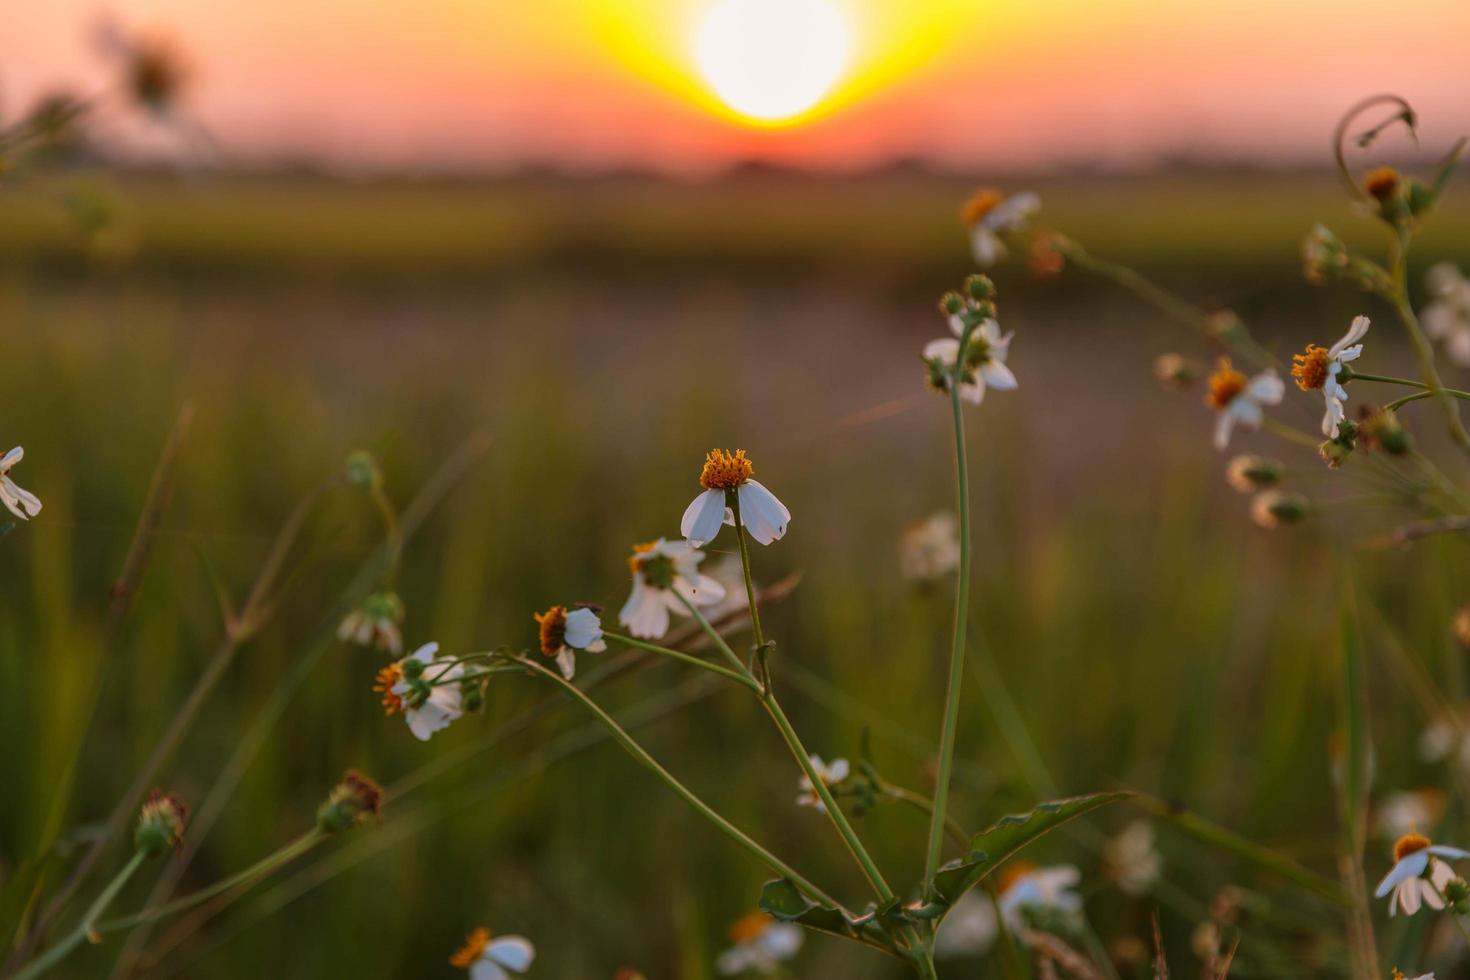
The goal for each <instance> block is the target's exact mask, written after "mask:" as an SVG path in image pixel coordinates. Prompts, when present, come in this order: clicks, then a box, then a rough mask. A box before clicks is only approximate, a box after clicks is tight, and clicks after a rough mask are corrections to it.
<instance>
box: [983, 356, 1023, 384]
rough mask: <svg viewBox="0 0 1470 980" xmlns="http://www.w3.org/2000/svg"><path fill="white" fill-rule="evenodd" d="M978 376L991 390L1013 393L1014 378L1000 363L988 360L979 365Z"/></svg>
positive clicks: (1009, 370)
mask: <svg viewBox="0 0 1470 980" xmlns="http://www.w3.org/2000/svg"><path fill="white" fill-rule="evenodd" d="M980 376H981V377H982V378H984V379H985V383H986V384H987V385H989V386H990V387H992V388H999V389H1000V390H1001V391H1014V390H1015V388H1016V376H1015V375H1014V374H1012V373H1011V369H1010V368H1008V367H1006V366H1005V364H1004V363H1002V362H1001V361H996V360H990V361H986V362H985V363H984V364H982V365H980Z"/></svg>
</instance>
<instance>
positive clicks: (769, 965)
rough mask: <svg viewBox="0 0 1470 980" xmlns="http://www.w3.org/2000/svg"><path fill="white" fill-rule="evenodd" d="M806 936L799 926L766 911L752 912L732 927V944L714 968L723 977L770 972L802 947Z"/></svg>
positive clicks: (721, 955) (778, 967) (716, 961)
mask: <svg viewBox="0 0 1470 980" xmlns="http://www.w3.org/2000/svg"><path fill="white" fill-rule="evenodd" d="M805 939H806V936H805V934H804V933H803V932H802V931H801V927H800V926H795V925H792V924H791V923H789V922H777V921H776V920H775V919H774V918H772V917H771V916H769V915H767V914H766V913H764V912H755V913H752V914H751V915H747V916H746V917H745V918H743V919H741V920H739V921H738V922H736V923H735V924H734V925H733V926H731V927H730V942H731V943H732V944H733V945H731V946H730V948H729V949H727V950H725V951H724V952H722V953H721V954H720V955H719V957H718V958H717V959H716V960H715V970H716V972H718V973H719V974H720V975H721V976H724V977H733V976H736V975H737V974H741V973H744V972H745V971H747V970H754V971H755V972H756V973H760V974H765V975H770V974H772V973H775V972H776V971H777V970H779V969H780V968H781V963H782V961H784V960H789V959H791V958H792V957H793V956H795V955H796V954H797V952H799V951H800V950H801V944H802V942H803V941H805Z"/></svg>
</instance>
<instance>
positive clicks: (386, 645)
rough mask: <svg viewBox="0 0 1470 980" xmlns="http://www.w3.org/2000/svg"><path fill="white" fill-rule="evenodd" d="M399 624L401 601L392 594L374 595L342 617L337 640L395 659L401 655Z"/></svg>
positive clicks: (401, 642) (401, 611) (401, 617)
mask: <svg viewBox="0 0 1470 980" xmlns="http://www.w3.org/2000/svg"><path fill="white" fill-rule="evenodd" d="M402 622H403V601H402V600H401V599H399V598H398V596H397V595H396V594H395V593H392V592H378V593H374V594H373V595H370V596H368V597H367V598H366V599H364V600H363V601H362V605H360V606H358V607H357V608H356V609H354V610H352V611H351V612H350V613H348V614H347V615H346V616H344V617H342V622H341V624H340V625H338V627H337V639H339V640H341V641H342V642H343V643H355V644H357V645H358V646H360V647H369V648H374V649H377V650H381V651H383V652H384V653H391V654H393V655H394V656H397V655H398V654H401V653H402V652H403V631H402V630H401V629H400V628H399V624H400V623H402Z"/></svg>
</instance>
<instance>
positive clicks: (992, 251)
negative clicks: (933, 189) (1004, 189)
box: [964, 190, 1041, 269]
mask: <svg viewBox="0 0 1470 980" xmlns="http://www.w3.org/2000/svg"><path fill="white" fill-rule="evenodd" d="M1040 208H1041V198H1040V197H1038V196H1037V195H1036V194H1034V193H1032V192H1031V191H1022V192H1021V193H1019V194H1012V195H1011V196H1010V197H1006V196H1004V195H1003V194H1001V193H1000V192H999V191H994V190H982V191H980V192H978V193H976V194H975V195H974V196H973V197H971V198H970V199H969V200H968V201H967V202H965V208H964V218H965V227H966V228H968V229H969V231H970V254H971V256H972V257H973V258H974V259H975V264H976V265H978V266H980V268H982V269H988V268H990V267H991V266H993V265H995V263H997V262H999V261H1000V260H1001V259H1003V258H1005V257H1006V245H1005V242H1003V241H1001V238H1000V236H1001V234H1003V233H1006V232H1012V231H1019V230H1020V229H1021V228H1024V227H1025V225H1026V222H1027V220H1028V219H1029V218H1030V217H1031V216H1032V215H1033V214H1035V213H1036V212H1037V211H1038V210H1040Z"/></svg>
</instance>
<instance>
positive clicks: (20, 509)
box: [0, 446, 41, 521]
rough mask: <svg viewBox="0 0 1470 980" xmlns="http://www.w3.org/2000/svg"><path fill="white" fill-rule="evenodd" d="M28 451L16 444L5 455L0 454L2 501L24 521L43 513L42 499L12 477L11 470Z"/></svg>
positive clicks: (0, 498)
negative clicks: (22, 486) (20, 485)
mask: <svg viewBox="0 0 1470 980" xmlns="http://www.w3.org/2000/svg"><path fill="white" fill-rule="evenodd" d="M25 455H26V451H25V450H24V449H22V448H21V447H20V446H16V447H15V448H14V449H12V450H11V451H10V452H8V453H6V454H5V455H4V456H0V503H4V504H5V506H6V507H7V508H9V510H10V512H11V513H12V514H14V515H15V516H16V517H18V518H20V519H21V520H23V521H28V520H30V519H31V518H32V517H35V516H36V515H37V514H39V513H41V501H40V499H39V498H38V497H37V496H36V495H35V494H33V493H31V492H30V491H29V490H22V489H21V488H20V487H18V486H16V485H15V481H14V480H12V479H11V478H10V471H11V469H12V468H13V467H14V466H15V464H16V463H19V462H20V461H21V460H22V459H25Z"/></svg>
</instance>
